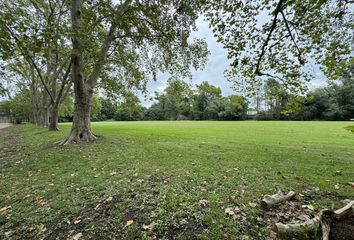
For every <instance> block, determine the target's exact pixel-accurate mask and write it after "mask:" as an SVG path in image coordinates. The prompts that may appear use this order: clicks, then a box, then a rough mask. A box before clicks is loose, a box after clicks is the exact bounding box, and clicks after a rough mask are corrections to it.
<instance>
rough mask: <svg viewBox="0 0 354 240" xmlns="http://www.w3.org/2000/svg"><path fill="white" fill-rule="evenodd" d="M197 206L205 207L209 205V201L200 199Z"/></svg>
mask: <svg viewBox="0 0 354 240" xmlns="http://www.w3.org/2000/svg"><path fill="white" fill-rule="evenodd" d="M199 204H200V205H201V206H202V207H207V206H208V205H209V201H208V200H207V199H201V200H199Z"/></svg>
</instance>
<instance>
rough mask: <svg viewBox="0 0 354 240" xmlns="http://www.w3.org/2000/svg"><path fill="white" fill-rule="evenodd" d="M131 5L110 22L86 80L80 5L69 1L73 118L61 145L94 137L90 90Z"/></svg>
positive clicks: (90, 140) (124, 5)
mask: <svg viewBox="0 0 354 240" xmlns="http://www.w3.org/2000/svg"><path fill="white" fill-rule="evenodd" d="M130 2H131V0H127V1H125V2H124V4H122V6H121V7H120V8H119V9H118V11H117V12H116V16H115V20H114V21H113V22H112V24H111V27H110V29H109V31H108V33H107V36H106V37H105V39H104V40H103V42H102V46H101V51H100V54H99V56H98V58H97V61H96V62H95V65H94V67H93V71H92V72H91V74H90V75H89V76H88V77H87V78H86V77H85V75H84V71H83V69H84V63H83V57H82V56H83V43H82V38H81V37H80V35H81V34H82V32H81V31H82V29H81V27H82V26H81V25H82V12H81V9H82V2H81V0H72V2H71V21H72V33H73V36H72V58H71V80H72V82H73V83H74V95H75V106H74V118H73V124H72V127H71V132H70V134H69V136H68V137H67V138H66V139H65V140H64V141H63V142H62V143H61V144H62V145H67V144H70V143H80V142H93V141H95V140H96V139H97V137H96V136H95V135H94V134H93V133H92V131H91V122H90V118H91V103H92V95H93V89H94V87H95V86H96V84H97V79H98V77H99V73H100V72H101V70H102V68H103V66H104V64H105V62H106V59H107V52H108V50H109V48H110V46H111V44H112V41H113V40H114V35H115V32H116V29H117V23H116V22H117V20H118V19H119V17H120V16H121V15H123V14H124V10H125V7H126V6H127V5H128V4H129V3H130Z"/></svg>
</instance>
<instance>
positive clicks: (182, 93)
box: [156, 79, 192, 120]
mask: <svg viewBox="0 0 354 240" xmlns="http://www.w3.org/2000/svg"><path fill="white" fill-rule="evenodd" d="M191 96H192V90H191V88H190V87H189V86H188V84H187V83H185V82H184V81H181V80H176V79H170V80H169V81H168V84H167V87H166V88H165V90H164V93H163V94H157V96H156V99H157V100H158V101H159V102H160V104H161V107H162V111H163V113H164V118H165V119H168V120H177V119H180V120H183V119H191V117H192V103H191Z"/></svg>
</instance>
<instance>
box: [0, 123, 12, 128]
mask: <svg viewBox="0 0 354 240" xmlns="http://www.w3.org/2000/svg"><path fill="white" fill-rule="evenodd" d="M10 126H12V124H11V123H0V129H2V128H7V127H10Z"/></svg>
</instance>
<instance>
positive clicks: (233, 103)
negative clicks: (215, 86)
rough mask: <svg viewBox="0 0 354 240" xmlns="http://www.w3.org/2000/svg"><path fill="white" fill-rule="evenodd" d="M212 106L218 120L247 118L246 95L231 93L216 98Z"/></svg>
mask: <svg viewBox="0 0 354 240" xmlns="http://www.w3.org/2000/svg"><path fill="white" fill-rule="evenodd" d="M211 108H212V111H213V112H215V113H216V114H217V118H216V119H217V120H245V119H246V118H247V110H248V102H247V99H246V98H245V97H242V96H236V95H231V96H228V97H220V98H216V99H214V101H213V103H212V106H211Z"/></svg>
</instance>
